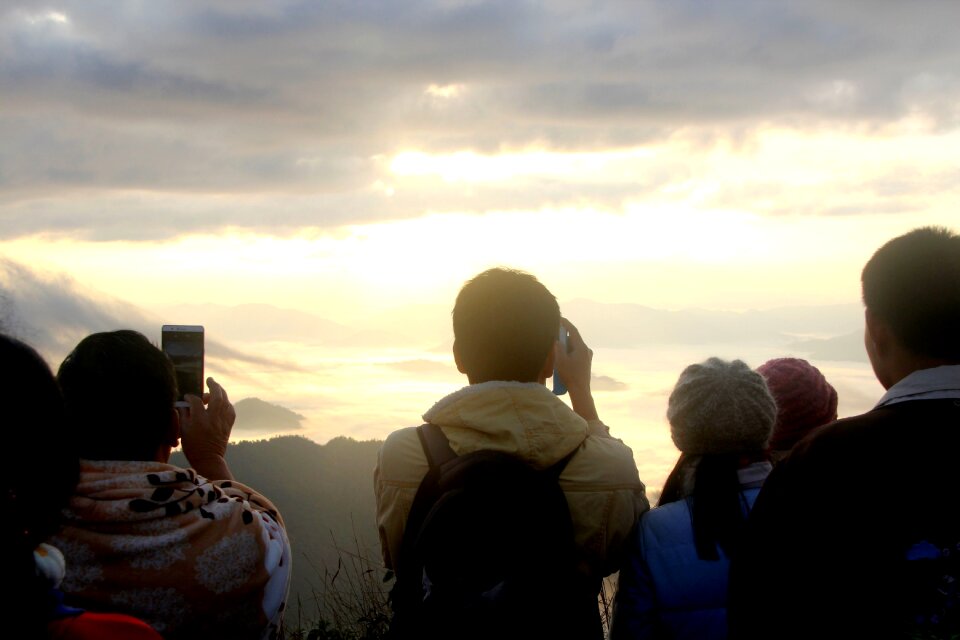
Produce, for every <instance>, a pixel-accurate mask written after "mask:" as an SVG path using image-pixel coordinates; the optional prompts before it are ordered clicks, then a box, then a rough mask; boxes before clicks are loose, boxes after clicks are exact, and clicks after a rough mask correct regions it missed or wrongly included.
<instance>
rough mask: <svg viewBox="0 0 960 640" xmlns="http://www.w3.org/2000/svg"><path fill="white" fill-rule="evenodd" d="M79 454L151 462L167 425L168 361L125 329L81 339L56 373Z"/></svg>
mask: <svg viewBox="0 0 960 640" xmlns="http://www.w3.org/2000/svg"><path fill="white" fill-rule="evenodd" d="M57 380H59V382H60V387H61V388H62V389H63V397H64V400H65V404H66V415H67V421H68V423H69V424H70V427H71V428H73V429H75V430H76V432H77V441H78V443H79V444H78V446H79V452H80V457H82V458H89V459H91V460H150V459H152V458H153V456H154V455H156V450H157V447H159V446H161V445H162V444H163V442H164V438H165V437H166V435H167V433H168V429H169V427H170V412H171V411H172V410H173V403H174V402H175V401H176V398H177V378H176V376H175V374H174V371H173V363H171V362H170V359H169V358H168V357H167V355H166V354H165V353H163V352H162V351H160V349H158V348H157V347H156V346H154V345H153V344H151V343H150V341H149V340H147V338H146V337H145V336H144V335H143V334H142V333H138V332H136V331H132V330H129V329H124V330H121V331H111V332H105V333H94V334H92V335H89V336H87V337H86V338H84V339H83V340H81V341H80V344H78V345H77V346H76V348H75V349H74V350H73V351H72V352H71V353H70V355H68V356H67V358H66V359H65V360H64V361H63V364H61V365H60V370H59V372H57Z"/></svg>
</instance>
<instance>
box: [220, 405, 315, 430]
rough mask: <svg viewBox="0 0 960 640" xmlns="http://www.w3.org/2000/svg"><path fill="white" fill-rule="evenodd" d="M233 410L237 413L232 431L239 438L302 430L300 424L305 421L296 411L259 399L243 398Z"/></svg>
mask: <svg viewBox="0 0 960 640" xmlns="http://www.w3.org/2000/svg"><path fill="white" fill-rule="evenodd" d="M233 408H234V409H235V410H236V412H237V422H236V424H234V426H233V430H234V433H236V434H237V435H240V436H244V435H250V434H257V433H259V434H270V433H277V432H278V431H296V430H298V429H302V428H303V427H302V426H301V424H300V423H301V422H302V421H303V420H305V419H306V418H304V416H302V415H300V414H299V413H297V412H296V411H291V410H290V409H287V408H286V407H281V406H280V405H278V404H273V403H270V402H266V401H264V400H261V399H260V398H244V399H243V400H240V401H239V402H237V403H236V404H235V405H233Z"/></svg>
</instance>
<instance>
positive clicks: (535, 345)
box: [375, 270, 647, 637]
mask: <svg viewBox="0 0 960 640" xmlns="http://www.w3.org/2000/svg"><path fill="white" fill-rule="evenodd" d="M559 326H560V317H559V309H558V308H557V306H556V301H555V299H553V297H552V295H550V294H549V292H548V291H547V290H546V289H545V288H544V287H543V286H542V285H540V284H539V283H538V282H536V280H535V279H534V278H533V277H532V276H529V275H527V274H520V273H515V272H509V271H503V270H491V271H488V272H486V273H484V274H481V275H480V276H478V277H477V278H476V279H474V280H473V281H471V282H470V283H468V284H467V285H465V286H464V288H463V290H462V291H461V294H460V296H459V297H458V299H457V305H456V306H455V309H454V334H455V344H454V356H455V359H456V361H457V364H458V367H459V368H460V370H461V372H463V373H466V374H467V376H468V379H469V381H470V383H471V384H470V386H468V387H466V388H464V389H461V390H460V391H458V392H456V393H454V394H451V395H449V396H447V397H446V398H443V399H442V400H440V401H439V402H438V403H437V404H436V405H435V406H434V407H433V408H432V409H430V410H429V411H428V412H427V413H426V414H424V416H423V418H424V420H425V421H427V422H428V423H430V424H433V425H437V426H438V427H439V429H440V430H441V431H442V433H443V435H444V436H445V437H446V439H447V440H448V441H449V444H450V446H451V448H452V450H453V451H454V452H455V453H456V454H458V455H459V456H467V455H469V454H471V453H473V452H477V451H499V452H503V453H507V454H510V455H512V456H515V457H516V458H517V459H519V460H521V461H522V462H524V463H525V464H528V465H530V466H531V467H532V468H533V469H536V470H540V471H543V470H545V469H548V468H550V467H552V466H553V465H555V464H557V463H559V462H561V461H564V460H565V459H566V458H568V457H569V460H567V461H566V462H565V465H564V467H563V471H562V472H561V474H560V476H559V485H560V488H561V489H562V490H563V491H564V494H565V497H566V501H567V503H568V505H569V513H570V517H571V519H572V525H573V537H574V545H575V549H574V553H575V562H576V564H577V567H578V572H579V574H580V575H581V576H582V578H583V580H584V581H585V582H591V583H592V584H593V587H592V588H591V590H590V591H589V593H588V595H587V598H586V600H585V601H586V602H588V603H592V604H595V602H596V595H597V591H598V588H599V579H600V577H602V576H603V575H607V574H609V573H612V572H613V571H615V570H616V568H617V566H618V562H619V560H620V556H621V554H622V551H623V547H624V544H625V542H626V539H627V538H628V535H629V532H630V531H631V529H632V527H633V525H634V523H635V521H636V519H637V517H638V516H639V514H640V513H641V512H642V511H643V510H645V509H646V507H647V504H646V499H645V498H644V494H643V485H642V483H641V482H640V480H639V478H638V477H637V471H636V465H635V463H634V462H633V456H632V453H631V452H630V449H629V448H627V447H626V446H624V445H623V444H622V443H621V442H619V441H617V440H613V439H612V438H610V437H609V436H608V435H607V429H606V427H605V426H604V425H603V424H602V423H601V422H600V421H599V419H598V418H597V417H596V413H595V411H596V410H595V408H594V407H593V401H592V398H591V397H590V392H589V376H590V357H591V355H592V354H591V352H590V351H589V349H588V348H587V347H586V345H584V344H583V342H582V340H580V338H579V334H577V333H576V329H575V328H572V327H570V325H569V324H568V327H570V329H571V342H572V344H574V350H573V351H571V352H570V353H569V354H567V353H564V354H562V355H560V354H555V353H554V346H555V343H556V335H557V331H558V329H559ZM555 357H559V358H561V360H560V362H559V363H558V364H559V366H560V367H561V372H563V373H564V378H565V381H566V382H567V384H568V386H569V388H570V393H571V399H572V400H573V402H574V407H575V408H577V409H578V412H579V415H578V413H575V412H573V411H571V410H570V409H569V407H567V406H566V405H565V404H564V403H563V402H562V401H560V400H559V399H558V398H556V397H555V396H554V395H553V394H552V393H551V392H550V391H549V390H548V389H547V388H546V387H545V386H544V384H543V382H544V380H545V378H546V377H548V376H549V375H550V373H552V368H553V363H554V358H555ZM588 420H589V421H588ZM571 454H573V455H572V457H570V456H571ZM429 468H430V467H429V464H428V462H427V458H426V455H425V453H424V447H423V445H422V443H421V441H420V438H419V437H418V435H417V429H416V428H409V429H402V430H400V431H397V432H394V433H393V434H391V435H390V436H389V437H388V438H387V440H386V441H385V442H384V445H383V447H382V448H381V451H380V456H379V460H378V465H377V470H376V473H375V488H376V494H377V522H378V528H379V531H380V538H381V547H382V551H383V555H384V561H385V564H386V565H387V567H388V568H392V569H394V570H397V571H398V573H397V576H398V583H399V581H403V580H410V579H411V576H408V575H404V572H403V569H402V567H404V558H403V557H401V551H400V550H401V547H402V543H403V539H404V531H405V528H406V525H407V522H408V518H409V517H410V515H411V514H410V510H411V506H412V504H413V502H414V496H415V495H416V493H417V488H418V487H419V486H420V484H421V481H423V479H424V477H425V476H426V474H427V472H428V470H429ZM468 551H469V550H468ZM592 604H591V606H592ZM592 611H593V614H594V615H595V613H596V609H595V608H593V609H592ZM555 613H556V614H557V615H561V616H562V615H566V614H567V613H568V612H567V611H555ZM596 621H597V623H598V624H597V626H596V635H598V634H599V633H600V628H599V618H598V617H597V618H596ZM509 632H510V631H509V630H504V632H503V633H507V634H508V633H509ZM451 633H454V632H451ZM451 637H452V636H451Z"/></svg>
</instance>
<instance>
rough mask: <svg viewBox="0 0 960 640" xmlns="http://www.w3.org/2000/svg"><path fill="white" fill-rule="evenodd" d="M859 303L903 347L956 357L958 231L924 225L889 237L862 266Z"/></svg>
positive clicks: (959, 347)
mask: <svg viewBox="0 0 960 640" xmlns="http://www.w3.org/2000/svg"><path fill="white" fill-rule="evenodd" d="M861 281H862V283H863V302H864V304H865V305H866V306H867V309H869V310H870V312H871V313H873V314H874V315H876V316H877V317H878V318H880V319H881V320H883V321H885V322H886V323H887V324H889V325H890V329H891V330H892V331H893V333H894V335H895V336H896V337H897V339H898V340H899V341H900V343H901V344H902V346H903V347H905V348H907V349H909V350H910V351H912V352H913V353H915V354H917V355H922V356H928V357H932V358H939V359H944V360H949V361H954V362H960V331H958V330H957V327H958V326H960V235H957V234H956V233H953V232H952V231H950V230H949V229H945V228H943V227H922V228H919V229H914V230H913V231H911V232H910V233H907V234H905V235H902V236H900V237H898V238H894V239H893V240H891V241H889V242H887V243H886V244H885V245H883V246H882V247H880V248H879V249H878V250H877V252H876V253H874V254H873V257H872V258H870V260H869V261H868V262H867V264H866V266H865V267H864V268H863V274H862V276H861Z"/></svg>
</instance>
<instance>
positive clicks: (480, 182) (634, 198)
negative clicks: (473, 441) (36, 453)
mask: <svg viewBox="0 0 960 640" xmlns="http://www.w3.org/2000/svg"><path fill="white" fill-rule="evenodd" d="M958 23H960V5H957V4H956V3H952V2H933V1H920V2H912V3H902V2H892V1H889V2H884V1H879V2H872V3H865V2H837V1H829V2H827V1H824V2H819V1H815V0H811V1H808V2H803V3H774V2H766V1H763V0H757V1H752V2H751V1H736V0H735V1H730V2H723V3H709V2H704V1H702V0H701V1H692V0H676V1H669V2H666V1H664V2H649V1H637V2H610V1H602V0H601V1H594V2H573V1H567V0H552V1H551V2H549V3H548V2H524V1H513V2H507V1H499V2H498V1H494V2H477V1H469V0H462V1H461V0H424V1H420V0H410V1H406V2H402V3H400V2H385V1H382V2H363V1H351V2H347V1H330V2H320V1H311V2H279V1H278V2H271V3H261V2H246V1H242V0H223V1H205V2H178V1H170V2H162V3H158V2H143V1H130V2H123V3H116V2H107V1H99V0H76V1H59V2H58V1H52V2H19V1H17V0H7V1H5V2H3V3H2V4H0V140H2V141H3V143H2V145H0V256H2V263H0V285H2V287H3V289H2V290H0V294H2V295H3V300H4V301H5V309H4V311H3V313H4V315H3V316H0V319H2V318H7V319H8V323H11V324H12V325H13V326H15V327H17V328H18V330H19V331H20V332H21V334H22V335H24V336H26V337H27V338H28V339H33V340H34V341H35V342H36V343H38V345H39V346H40V347H41V349H43V350H44V353H45V354H46V355H47V356H48V357H49V358H50V360H51V362H53V363H54V364H55V363H56V362H57V361H59V359H61V358H62V357H63V355H65V354H66V352H67V351H69V347H70V345H71V343H75V342H76V339H78V338H79V337H82V335H83V334H84V333H85V332H89V331H91V330H102V329H105V328H118V327H117V325H119V324H122V323H126V324H129V325H134V326H137V327H143V328H144V331H148V329H151V328H152V329H153V333H151V334H150V336H151V338H154V339H157V338H158V337H159V325H160V324H161V323H164V322H167V323H184V324H204V325H205V326H207V327H208V354H209V355H210V356H211V357H212V358H213V361H212V362H210V365H212V369H213V370H214V371H217V367H220V369H219V371H218V373H219V374H220V376H221V378H224V379H225V380H226V381H227V382H228V383H230V384H232V385H233V388H235V389H237V390H238V391H239V392H240V394H239V396H237V397H244V396H255V395H256V396H261V397H262V396H266V397H265V398H264V399H266V400H268V401H270V402H276V403H277V404H279V405H281V406H284V407H287V408H289V409H291V410H293V411H296V412H300V414H302V415H305V416H306V417H307V421H308V423H310V424H311V425H313V426H310V427H309V429H308V431H309V433H311V434H312V435H313V436H314V437H316V438H317V439H318V440H321V441H323V440H324V439H327V438H329V437H330V436H331V434H334V433H335V432H336V430H337V429H340V430H341V432H343V433H346V434H348V435H356V436H358V437H383V435H385V434H386V433H387V432H389V426H384V425H403V424H413V423H415V422H417V417H416V415H413V416H409V415H408V414H409V413H410V412H413V411H414V407H413V405H414V404H419V405H420V406H421V408H420V409H419V412H422V411H425V410H426V409H427V408H428V406H429V402H428V401H427V399H428V398H430V397H432V396H434V395H436V394H438V393H439V394H442V392H444V391H446V390H449V389H453V388H456V385H458V384H462V383H463V381H462V380H460V379H459V378H458V377H457V376H456V375H455V372H451V371H450V358H449V342H450V339H451V336H450V329H449V310H450V307H451V306H452V301H453V299H454V297H455V296H456V292H457V290H458V288H459V287H460V286H461V285H462V283H463V282H464V281H465V280H467V279H468V278H469V277H471V276H472V275H474V274H476V273H478V272H479V271H481V270H483V269H486V268H488V267H491V266H497V265H506V266H512V267H517V268H521V269H524V270H527V271H530V272H531V273H534V274H536V275H537V276H538V277H539V278H540V279H541V280H542V281H543V282H544V283H545V284H546V285H547V286H548V287H549V288H550V289H551V291H553V293H554V294H556V296H557V297H558V299H559V300H560V302H561V306H562V308H564V309H567V308H570V309H581V310H584V309H587V307H589V304H593V305H634V307H631V309H633V311H637V309H638V308H639V307H643V308H648V309H655V310H659V311H662V312H664V313H666V312H676V313H692V312H693V310H705V312H710V313H715V314H717V313H719V314H723V313H726V314H730V313H739V314H748V315H745V316H738V317H739V321H743V322H745V321H746V320H745V318H754V316H750V315H749V314H750V313H753V312H762V311H765V310H776V309H782V308H785V307H790V308H802V309H804V310H805V311H803V312H802V313H798V315H799V316H802V317H804V318H816V317H817V315H818V314H817V312H816V311H815V310H816V309H823V310H826V311H824V314H825V315H826V316H829V317H831V318H832V317H834V316H836V317H842V318H843V320H842V321H838V324H836V325H835V326H832V327H831V328H829V329H830V330H827V328H825V327H814V326H813V325H815V324H816V323H812V324H811V325H810V326H809V327H804V326H796V327H791V328H790V329H789V330H788V331H787V330H784V332H783V333H782V335H780V337H779V338H775V337H771V339H770V340H769V341H768V342H767V343H764V344H763V345H760V346H758V345H756V344H752V343H749V341H748V340H747V339H748V338H749V335H738V336H734V337H733V338H731V340H733V341H732V342H731V341H727V342H725V343H724V344H723V345H722V346H721V345H720V344H719V343H720V342H721V341H719V340H714V343H715V347H716V348H715V350H719V351H723V352H724V353H728V354H729V355H730V356H731V357H733V356H735V355H736V354H738V353H748V354H750V355H751V356H753V359H756V358H759V357H764V356H766V355H769V353H775V352H776V350H777V349H779V350H780V351H784V350H789V349H794V350H797V353H798V354H799V355H808V353H813V352H808V351H803V350H802V349H800V348H799V347H796V346H795V340H796V339H799V338H800V337H805V338H812V339H838V340H841V341H845V342H844V344H845V345H846V347H845V348H846V351H845V353H849V351H850V344H851V342H850V341H851V340H852V338H850V336H851V335H852V334H853V333H855V332H856V330H857V326H856V325H857V323H858V322H859V313H860V311H859V309H858V308H857V304H858V300H859V271H860V269H861V268H862V265H863V263H864V262H865V261H866V260H867V259H868V258H869V256H870V255H871V254H872V252H873V251H874V250H875V249H876V248H878V247H879V246H880V245H882V244H883V243H884V242H885V241H886V240H888V239H890V238H892V237H895V236H896V235H899V234H901V233H903V232H905V231H908V230H909V229H911V228H914V227H917V226H920V225H925V224H940V225H946V226H952V227H953V228H957V227H958V226H960V225H958V220H960V216H958V214H957V205H958V202H960V194H958V185H960V179H958V178H960V163H958V155H957V153H956V150H957V149H958V148H960V42H958V40H957V39H956V37H955V25H956V24H958ZM243 305H245V306H243ZM584 305H586V306H584ZM838 305H840V306H841V307H838ZM843 305H848V306H843ZM589 308H591V309H595V308H596V307H589ZM602 308H604V309H605V310H606V311H605V312H604V313H599V314H597V315H595V316H591V318H592V319H591V320H589V321H588V325H589V329H590V331H591V332H592V333H586V332H585V337H586V338H587V340H588V342H590V341H591V340H592V341H593V342H594V343H595V344H607V343H609V346H606V347H603V349H609V350H610V351H609V352H605V351H603V350H599V349H598V360H597V366H596V367H595V369H597V373H598V375H605V376H607V378H610V379H612V380H613V381H614V382H616V383H619V384H622V385H624V387H625V388H626V389H628V390H639V389H644V388H645V387H644V384H643V382H642V380H643V379H644V375H646V373H647V370H646V369H645V368H644V365H643V364H642V363H643V362H646V361H656V362H660V363H662V364H661V365H659V366H660V368H659V369H658V370H657V376H659V377H658V378H657V383H656V384H653V383H652V382H651V385H652V386H653V387H656V388H657V389H660V390H661V391H662V390H663V388H668V387H669V384H670V379H671V378H672V379H674V380H675V377H676V374H677V373H678V372H679V371H680V370H681V369H682V368H683V366H685V365H686V364H688V363H689V361H687V360H684V358H694V359H703V358H706V357H708V356H710V355H714V353H711V352H708V351H707V350H706V349H705V348H704V349H699V348H690V347H691V345H703V344H708V343H710V338H711V325H710V324H709V323H707V324H704V325H702V326H701V325H698V326H697V327H696V329H695V330H694V329H691V331H690V332H688V333H687V334H684V335H683V336H682V337H680V338H677V339H676V340H677V341H676V342H671V343H669V344H671V345H674V346H675V347H676V349H674V350H673V351H670V350H667V351H666V352H663V353H661V352H660V351H658V349H661V348H663V347H664V345H665V344H667V343H657V342H656V340H653V339H652V338H651V339H649V340H647V341H646V342H643V343H642V344H634V345H631V346H625V343H624V342H623V341H619V342H618V341H617V340H612V339H609V338H608V337H607V335H606V334H607V333H608V332H609V331H610V330H609V327H607V326H605V325H604V318H605V317H610V314H609V311H610V309H611V308H614V307H602ZM837 308H842V309H843V312H842V313H840V312H837V313H834V311H836V309H837ZM238 309H239V310H238ZM811 310H813V311H811ZM178 314H179V315H178ZM568 315H571V319H573V320H574V322H577V321H578V319H577V318H576V317H573V316H572V314H568ZM641 315H642V314H641ZM175 316H176V317H175ZM630 317H637V318H639V317H641V316H630ZM642 317H644V318H646V317H647V316H642ZM281 329H282V330H281ZM351 330H352V331H351ZM627 333H629V331H628V332H627ZM641 333H642V331H641ZM748 333H749V332H748ZM787 333H789V334H790V335H786V334H787ZM618 335H620V334H618ZM765 335H766V334H765ZM770 335H771V336H773V334H770ZM737 340H740V342H737ZM778 340H779V341H778ZM807 346H808V347H809V345H807ZM761 347H762V348H761ZM643 348H647V349H648V351H642V349H643ZM637 349H641V351H640V352H638V351H637ZM738 349H739V350H738ZM650 350H653V351H656V355H651V354H652V353H653V351H650ZM768 350H769V352H768ZM603 355H607V357H608V360H609V362H610V363H611V364H610V365H608V366H607V370H606V371H604V370H603V369H604V367H603V365H602V361H601V360H600V359H599V356H603ZM810 357H811V358H812V357H813V356H810ZM834 357H836V356H834ZM846 357H847V358H848V359H847V360H834V361H830V362H845V363H847V364H843V365H837V369H836V371H837V375H838V376H840V377H841V378H842V377H843V376H852V378H855V379H857V380H860V381H861V383H862V384H860V386H859V387H858V389H859V391H856V392H855V391H854V387H853V386H851V387H850V390H851V397H857V398H859V399H858V400H857V402H854V403H851V404H850V409H851V410H854V409H862V408H863V407H867V406H869V398H870V396H871V394H876V391H877V389H876V388H872V387H868V386H867V385H868V384H870V380H869V370H868V368H867V367H868V366H867V365H866V364H865V361H864V359H863V358H862V357H861V356H859V355H856V356H849V355H848V356H846ZM217 358H219V360H217ZM849 358H853V359H852V360H851V359H849ZM615 362H616V363H619V364H616V365H614V364H613V363H615ZM631 362H633V363H634V364H633V365H632V366H631ZM823 362H824V363H826V362H828V361H827V360H826V359H824V360H823ZM851 362H855V363H856V364H855V365H851V364H849V363H851ZM370 363H379V365H381V366H380V369H381V371H380V373H379V374H375V373H373V372H371V371H369V370H367V369H364V368H363V367H366V366H372V365H370ZM398 363H399V364H398ZM410 363H414V364H410ZM638 363H640V364H638ZM348 364H349V366H348ZM751 364H754V363H751ZM755 364H760V362H756V363H755ZM824 366H826V364H824ZM831 366H832V365H831ZM344 367H345V368H344ZM384 367H386V369H385V370H387V371H390V374H389V375H386V374H384ZM208 368H210V367H208ZM278 370H279V371H282V372H284V373H285V376H284V377H283V384H279V385H278V384H277V383H276V373H277V371H278ZM611 371H615V372H616V374H617V375H616V376H612V375H611V374H610V372H611ZM286 374H289V375H286ZM651 375H652V374H651ZM344 376H366V378H365V379H361V380H353V379H351V380H349V381H348V380H346V379H345V377H344ZM378 376H380V377H378ZM863 378H866V380H865V381H864V380H862V379H863ZM374 379H376V380H379V382H377V384H376V385H373V383H372V382H371V381H372V380H374ZM365 383H366V387H367V388H372V389H374V392H373V393H374V395H375V400H373V401H371V398H370V397H364V396H363V395H362V394H363V388H364V386H365ZM858 384H859V383H858ZM610 386H612V387H614V388H619V389H622V388H621V387H617V386H616V384H612V385H609V384H608V387H610ZM263 387H266V388H263ZM609 393H610V394H615V393H616V392H615V391H610V392H609ZM624 393H630V391H626V392H623V391H621V396H622V395H623V394H624ZM651 393H653V392H652V391H651ZM658 393H659V392H658ZM857 393H859V394H860V395H859V396H858V395H857ZM654 396H655V398H654V397H651V398H648V399H647V404H644V405H643V406H642V407H641V408H638V407H640V405H629V404H625V405H624V406H623V407H622V409H621V410H620V412H619V413H616V414H615V415H616V417H617V418H618V420H620V421H630V419H631V415H637V414H642V415H644V416H647V414H649V416H647V417H644V420H648V421H649V426H648V427H644V429H647V428H649V429H650V430H653V429H658V430H662V429H664V428H665V427H663V425H661V424H659V423H656V421H657V420H659V421H660V422H662V410H663V407H662V406H661V405H662V400H663V398H661V397H660V396H656V395H655V394H654ZM311 398H314V400H311ZM411 398H413V399H414V400H415V402H414V401H413V400H411ZM655 400H656V402H655ZM311 402H322V403H326V404H325V405H324V406H326V407H328V408H329V407H334V406H339V407H341V408H340V409H339V410H337V411H334V410H333V409H330V410H329V411H326V412H325V413H323V415H320V414H318V413H317V412H318V411H320V410H319V409H317V408H316V406H314V405H312V404H311ZM424 403H426V405H427V406H422V405H423V404H424ZM657 403H659V404H657ZM610 404H611V405H612V406H614V407H616V406H617V402H616V401H611V402H610ZM841 404H843V403H842V401H841ZM311 407H313V409H311ZM631 407H632V409H631ZM311 411H314V413H311ZM601 411H602V407H601ZM331 412H333V413H331ZM631 412H633V413H631ZM404 416H407V417H406V418H405V417H404ZM654 416H657V417H656V418H655V417H654ZM320 423H323V426H322V427H320V426H317V425H318V424H320ZM654 423H656V424H654ZM377 424H379V425H381V426H380V427H378V428H375V427H373V426H372V425H377ZM645 424H646V423H645ZM310 429H312V431H310ZM657 437H658V438H659V440H656V441H655V442H657V443H659V444H657V445H656V446H661V445H662V446H663V447H666V448H667V449H669V447H670V443H669V438H668V437H666V436H664V435H663V434H662V433H661V434H660V435H659V436H657ZM625 440H626V441H628V443H631V440H630V438H626V437H625ZM632 442H634V443H637V444H636V445H635V447H634V448H635V450H640V449H642V448H646V445H644V444H643V442H646V441H645V440H643V439H642V438H641V437H640V436H636V438H635V439H634V440H632ZM675 454H676V452H675V450H674V451H667V452H666V453H664V454H663V455H664V459H667V458H670V457H673V456H675Z"/></svg>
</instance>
